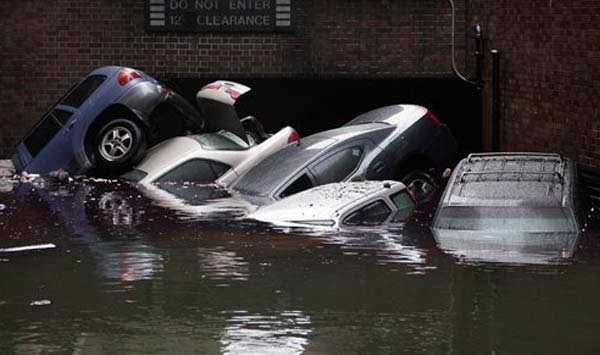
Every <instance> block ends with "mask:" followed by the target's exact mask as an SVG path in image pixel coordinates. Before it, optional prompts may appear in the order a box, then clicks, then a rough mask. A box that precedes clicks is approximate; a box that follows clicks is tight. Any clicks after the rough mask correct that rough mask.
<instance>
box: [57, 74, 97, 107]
mask: <svg viewBox="0 0 600 355" xmlns="http://www.w3.org/2000/svg"><path fill="white" fill-rule="evenodd" d="M104 80H106V76H105V75H90V76H88V77H87V78H85V80H84V81H82V82H81V84H79V85H78V86H77V87H76V88H75V89H74V90H72V91H71V92H70V93H69V94H68V95H67V97H65V98H64V100H62V102H61V103H62V104H63V105H66V106H71V107H76V108H77V107H79V106H81V105H82V104H83V103H84V102H85V100H87V99H88V97H90V95H91V94H93V93H94V91H96V89H97V88H98V87H99V86H100V85H102V83H103V82H104Z"/></svg>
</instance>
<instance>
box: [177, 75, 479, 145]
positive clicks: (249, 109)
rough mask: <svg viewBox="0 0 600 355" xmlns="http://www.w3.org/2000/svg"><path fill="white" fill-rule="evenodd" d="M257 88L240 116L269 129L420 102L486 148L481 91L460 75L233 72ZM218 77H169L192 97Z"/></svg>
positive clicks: (465, 139) (303, 130)
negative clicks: (306, 75)
mask: <svg viewBox="0 0 600 355" xmlns="http://www.w3.org/2000/svg"><path fill="white" fill-rule="evenodd" d="M230 80H233V81H237V82H240V83H242V84H244V85H247V86H250V87H251V88H252V91H250V92H249V93H247V94H246V95H244V96H242V97H241V98H240V99H239V100H238V102H237V104H236V107H237V111H238V114H239V116H240V117H245V116H247V115H253V116H255V117H256V118H258V119H259V120H260V121H261V122H262V123H263V125H264V127H265V129H266V130H267V131H268V132H274V131H276V130H278V129H279V128H281V127H283V126H285V125H289V126H292V127H294V128H295V129H296V130H298V132H299V133H300V135H301V136H307V135H310V134H312V133H315V132H318V131H323V130H327V129H331V128H335V127H339V126H340V125H342V124H344V123H346V122H348V121H350V120H351V119H352V118H354V117H355V116H357V115H359V114H361V113H364V112H366V111H369V110H372V109H375V108H378V107H381V106H387V105H393V104H418V105H421V106H424V107H426V108H428V109H429V110H430V111H432V112H433V113H434V114H435V115H436V116H437V117H438V118H439V119H440V120H441V121H442V122H443V123H446V124H447V125H448V127H449V128H450V129H451V131H452V132H453V133H454V135H455V137H456V139H457V141H458V142H459V146H460V151H461V154H462V155H466V154H468V153H469V152H478V151H481V147H482V143H481V99H480V93H479V91H478V90H477V89H476V88H474V87H473V86H471V85H468V84H466V83H464V82H462V81H460V80H458V79H448V78H406V79H387V78H386V79H354V78H348V79H335V78H294V79H292V78H287V79H275V78H255V79H248V78H230ZM211 81H213V80H212V79H196V78H190V79H174V80H170V81H169V82H170V83H171V84H173V85H174V86H175V87H177V88H178V89H179V90H180V91H181V92H182V93H183V94H184V95H185V96H186V97H187V98H189V99H190V100H194V98H195V94H196V92H197V91H198V90H199V89H200V88H201V87H202V86H203V85H205V84H207V83H209V82H211Z"/></svg>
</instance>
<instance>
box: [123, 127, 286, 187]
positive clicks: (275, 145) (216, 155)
mask: <svg viewBox="0 0 600 355" xmlns="http://www.w3.org/2000/svg"><path fill="white" fill-rule="evenodd" d="M297 139H298V133H297V132H296V130H294V129H293V128H291V127H285V128H283V129H281V130H280V131H279V132H277V133H276V134H274V135H272V136H270V137H269V138H267V139H266V140H265V141H263V142H261V143H260V144H256V145H250V144H249V143H246V142H245V141H244V140H242V139H241V138H240V137H238V136H237V135H235V134H233V133H231V132H229V131H220V132H217V133H204V134H198V135H190V136H185V137H175V138H171V139H168V140H166V141H164V142H162V143H160V144H158V145H157V146H155V147H153V148H152V149H150V150H149V151H148V153H147V155H146V156H145V157H144V159H143V160H142V161H141V162H140V163H139V164H138V165H136V166H135V167H134V169H133V170H131V171H129V172H128V173H126V174H124V175H122V176H121V178H122V179H124V180H127V181H130V182H136V183H140V184H149V183H164V182H193V183H212V182H214V181H215V180H217V179H219V178H220V177H221V176H222V175H223V174H224V173H226V172H229V174H227V177H226V178H223V179H220V180H219V182H220V183H221V184H222V185H227V183H228V182H229V181H230V180H231V179H234V178H235V177H237V176H238V175H240V174H243V173H244V172H245V171H247V170H248V169H250V168H251V167H252V166H254V165H256V164H257V163H258V162H260V161H261V160H263V159H264V158H265V157H267V156H269V155H271V154H273V153H274V152H275V151H277V150H279V149H281V148H283V147H285V146H286V145H287V144H289V143H292V142H295V141H296V140H297Z"/></svg>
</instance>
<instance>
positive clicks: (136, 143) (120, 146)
mask: <svg viewBox="0 0 600 355" xmlns="http://www.w3.org/2000/svg"><path fill="white" fill-rule="evenodd" d="M93 149H94V156H95V158H96V164H97V167H98V168H100V169H103V170H108V172H121V171H123V170H124V169H127V168H129V167H131V166H132V165H133V164H135V163H137V162H138V161H139V160H140V159H141V158H142V156H143V154H144V152H145V151H146V138H145V136H144V133H143V131H142V130H141V129H140V128H139V126H138V125H137V124H136V123H134V122H133V121H131V120H129V119H125V118H118V119H113V120H110V121H108V122H107V123H106V124H104V126H102V128H101V129H100V130H99V131H98V134H97V135H96V137H95V140H94V148H93Z"/></svg>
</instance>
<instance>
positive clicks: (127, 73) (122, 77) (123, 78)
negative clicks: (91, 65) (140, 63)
mask: <svg viewBox="0 0 600 355" xmlns="http://www.w3.org/2000/svg"><path fill="white" fill-rule="evenodd" d="M141 77H142V75H140V73H138V72H136V71H135V70H133V69H129V68H123V69H121V71H120V72H119V75H118V76H117V81H118V82H119V85H121V86H124V85H127V83H128V82H130V81H131V80H133V79H138V78H141Z"/></svg>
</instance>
